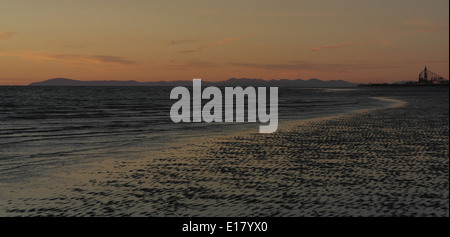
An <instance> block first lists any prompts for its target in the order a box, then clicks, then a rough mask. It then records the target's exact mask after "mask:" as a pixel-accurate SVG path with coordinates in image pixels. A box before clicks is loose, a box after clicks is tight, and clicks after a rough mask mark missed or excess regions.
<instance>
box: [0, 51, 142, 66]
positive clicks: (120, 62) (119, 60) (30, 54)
mask: <svg viewBox="0 0 450 237" xmlns="http://www.w3.org/2000/svg"><path fill="white" fill-rule="evenodd" d="M0 55H4V56H16V57H21V58H25V59H33V60H37V61H60V62H63V63H68V64H78V65H79V64H82V65H86V64H95V65H104V66H134V65H136V64H137V62H136V61H132V60H128V59H125V58H123V57H117V56H109V55H81V54H50V53H47V52H45V51H20V52H4V53H0Z"/></svg>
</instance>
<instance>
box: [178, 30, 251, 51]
mask: <svg viewBox="0 0 450 237" xmlns="http://www.w3.org/2000/svg"><path fill="white" fill-rule="evenodd" d="M250 36H253V34H249V35H244V36H238V37H232V38H227V39H223V40H219V41H216V42H213V43H209V44H204V45H202V46H200V47H198V48H195V49H188V50H182V51H179V52H180V53H195V52H198V51H200V50H202V49H205V48H209V47H214V46H217V45H222V44H225V43H228V42H230V41H234V40H239V39H245V38H248V37H250Z"/></svg>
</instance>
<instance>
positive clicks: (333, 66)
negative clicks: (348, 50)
mask: <svg viewBox="0 0 450 237" xmlns="http://www.w3.org/2000/svg"><path fill="white" fill-rule="evenodd" d="M231 65H232V66H237V67H246V68H253V69H261V70H275V71H321V72H323V71H332V72H348V71H349V70H364V69H386V68H398V66H397V65H389V64H384V63H378V62H354V63H321V64H319V63H314V62H308V61H290V62H287V63H275V64H270V63H269V64H261V63H231Z"/></svg>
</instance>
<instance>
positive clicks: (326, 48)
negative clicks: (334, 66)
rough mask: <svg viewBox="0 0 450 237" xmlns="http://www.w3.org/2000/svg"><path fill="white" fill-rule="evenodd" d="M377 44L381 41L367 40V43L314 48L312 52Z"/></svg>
mask: <svg viewBox="0 0 450 237" xmlns="http://www.w3.org/2000/svg"><path fill="white" fill-rule="evenodd" d="M375 42H379V41H378V40H367V41H359V42H351V43H346V44H336V45H324V46H319V47H315V48H312V49H311V51H313V52H316V51H321V50H328V49H338V48H344V47H351V46H356V45H363V44H370V43H375Z"/></svg>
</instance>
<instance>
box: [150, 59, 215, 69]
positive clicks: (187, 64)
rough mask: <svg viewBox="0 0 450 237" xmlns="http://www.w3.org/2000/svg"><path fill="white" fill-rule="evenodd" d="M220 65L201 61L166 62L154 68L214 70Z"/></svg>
mask: <svg viewBox="0 0 450 237" xmlns="http://www.w3.org/2000/svg"><path fill="white" fill-rule="evenodd" d="M218 66H220V65H218V64H216V63H213V62H208V61H201V60H194V59H192V60H187V61H182V62H180V61H170V62H164V63H158V64H155V65H154V67H155V68H157V69H164V70H181V71H183V70H188V69H192V68H200V69H204V68H213V67H218Z"/></svg>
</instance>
